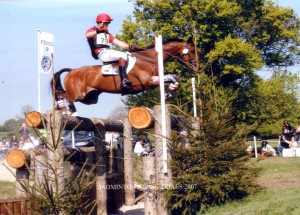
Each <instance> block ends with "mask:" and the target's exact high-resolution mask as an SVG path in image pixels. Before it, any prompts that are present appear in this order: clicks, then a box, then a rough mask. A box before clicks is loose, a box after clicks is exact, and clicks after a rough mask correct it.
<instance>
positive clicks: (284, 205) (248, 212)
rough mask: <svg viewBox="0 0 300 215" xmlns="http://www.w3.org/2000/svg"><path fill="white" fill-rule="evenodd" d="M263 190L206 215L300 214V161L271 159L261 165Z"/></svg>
mask: <svg viewBox="0 0 300 215" xmlns="http://www.w3.org/2000/svg"><path fill="white" fill-rule="evenodd" d="M259 165H261V166H262V167H263V168H264V171H263V173H262V174H261V176H260V177H259V178H258V181H257V182H258V183H259V184H260V185H261V186H262V187H263V189H262V190H261V191H260V192H259V193H257V194H255V195H252V196H249V197H248V198H246V199H244V200H242V201H236V202H231V203H228V204H226V205H223V206H220V207H214V208H212V209H211V210H209V211H208V212H207V213H205V215H277V214H278V215H285V214H286V215H299V214H300V200H299V199H300V158H299V157H297V158H282V157H270V158H266V159H264V160H262V161H260V162H259Z"/></svg>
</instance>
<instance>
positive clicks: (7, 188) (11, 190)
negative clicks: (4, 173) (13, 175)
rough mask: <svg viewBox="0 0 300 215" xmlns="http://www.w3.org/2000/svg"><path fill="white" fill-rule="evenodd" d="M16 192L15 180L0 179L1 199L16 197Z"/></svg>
mask: <svg viewBox="0 0 300 215" xmlns="http://www.w3.org/2000/svg"><path fill="white" fill-rule="evenodd" d="M15 193H16V187H15V182H7V181H0V199H6V198H14V197H15Z"/></svg>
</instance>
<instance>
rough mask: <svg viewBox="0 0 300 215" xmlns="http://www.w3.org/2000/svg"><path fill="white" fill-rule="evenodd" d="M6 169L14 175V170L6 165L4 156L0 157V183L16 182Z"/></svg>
mask: <svg viewBox="0 0 300 215" xmlns="http://www.w3.org/2000/svg"><path fill="white" fill-rule="evenodd" d="M7 168H9V169H10V170H11V171H13V173H16V170H15V169H13V168H11V167H10V166H9V165H8V164H7V162H6V160H5V158H4V156H3V155H0V181H11V182H14V181H16V178H15V176H14V175H13V174H12V173H11V172H10V171H9V169H7Z"/></svg>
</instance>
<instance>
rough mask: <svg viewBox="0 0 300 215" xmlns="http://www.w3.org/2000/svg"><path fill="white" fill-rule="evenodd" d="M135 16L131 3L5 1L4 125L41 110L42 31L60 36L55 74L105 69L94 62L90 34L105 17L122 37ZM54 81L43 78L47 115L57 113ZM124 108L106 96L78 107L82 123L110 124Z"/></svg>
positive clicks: (0, 25) (1, 16)
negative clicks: (124, 26)
mask: <svg viewBox="0 0 300 215" xmlns="http://www.w3.org/2000/svg"><path fill="white" fill-rule="evenodd" d="M132 11H133V4H132V2H128V0H106V1H104V0H82V1H79V0H61V1H59V0H43V1H37V0H30V1H25V0H19V1H16V0H10V1H0V29H1V33H0V52H1V57H0V101H1V102H0V103H1V104H2V105H1V107H0V125H3V123H4V122H5V121H6V120H8V119H11V118H15V117H16V116H17V115H19V116H22V107H24V106H28V105H29V106H32V107H33V108H34V110H38V73H37V70H38V51H37V49H38V48H37V30H38V29H40V30H41V31H43V32H47V33H51V34H53V35H54V70H55V71H59V70H60V69H62V68H79V67H82V66H86V65H96V64H100V62H99V61H96V60H94V59H93V58H92V56H91V54H90V49H89V46H88V43H87V41H86V38H85V32H86V30H87V29H88V28H90V27H93V26H94V25H95V24H96V23H95V20H96V16H97V15H98V14H100V13H103V12H104V13H107V14H109V15H110V16H111V17H112V18H113V19H114V20H113V22H112V23H111V25H110V28H109V29H110V32H111V33H112V34H113V35H115V34H117V33H120V30H121V29H122V23H123V21H124V20H125V19H126V18H127V16H128V15H131V14H132ZM50 79H51V75H46V74H42V75H41V78H40V81H41V90H40V92H41V112H43V113H44V112H46V111H47V110H51V109H52V95H51V91H50V89H49V83H50ZM120 106H124V105H123V102H122V101H121V96H120V95H114V94H106V93H103V94H101V95H100V96H99V101H98V104H95V105H84V104H81V103H79V102H77V103H76V107H77V110H78V114H79V115H80V116H82V117H94V118H103V119H105V118H107V116H108V115H109V114H110V112H111V111H112V110H113V109H114V108H116V107H120Z"/></svg>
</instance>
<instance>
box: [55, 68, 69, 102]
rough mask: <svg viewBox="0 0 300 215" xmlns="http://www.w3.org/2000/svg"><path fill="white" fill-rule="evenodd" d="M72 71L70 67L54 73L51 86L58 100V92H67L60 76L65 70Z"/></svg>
mask: <svg viewBox="0 0 300 215" xmlns="http://www.w3.org/2000/svg"><path fill="white" fill-rule="evenodd" d="M70 71H71V69H70V68H64V69H61V70H60V71H58V72H56V73H55V74H54V78H52V79H51V82H50V88H51V91H52V95H53V96H54V97H55V99H56V100H57V95H58V94H61V93H64V92H66V91H65V90H64V88H63V86H62V84H61V79H60V76H61V74H62V73H64V72H70ZM54 80H55V82H54V84H55V85H54V84H53V81H54ZM54 89H55V90H54Z"/></svg>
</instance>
